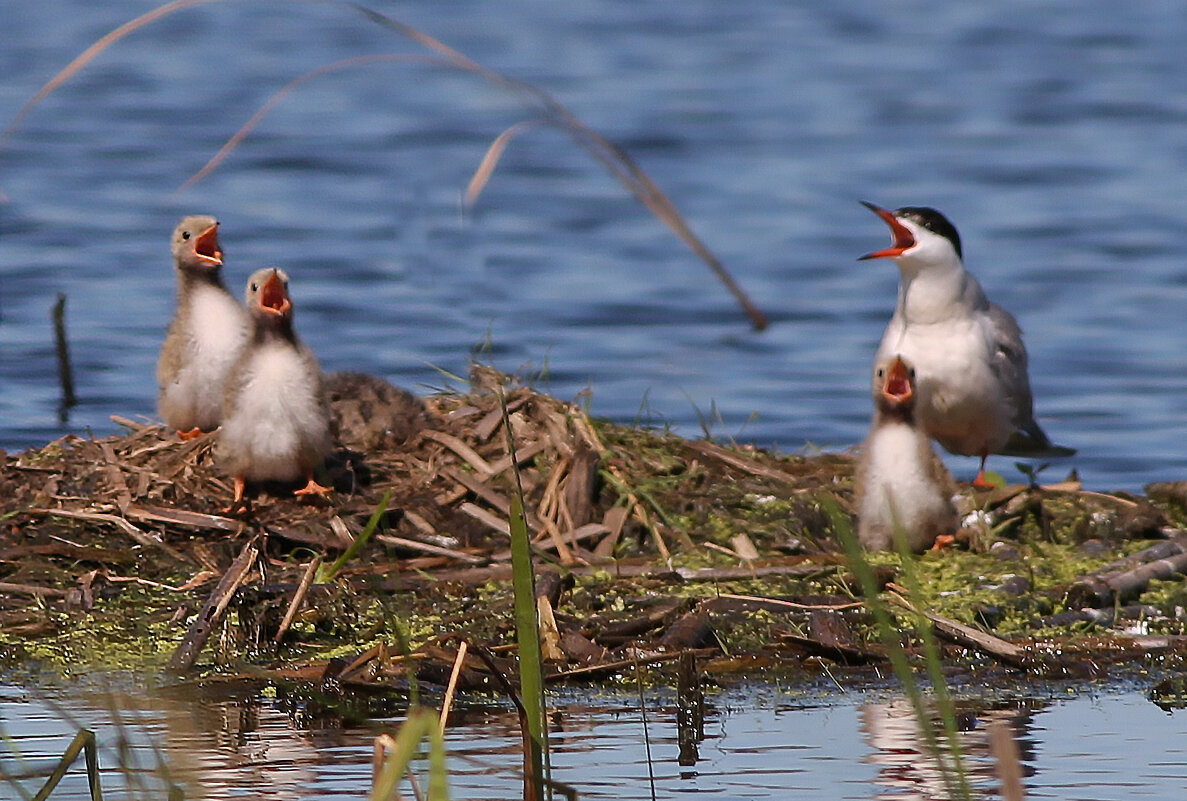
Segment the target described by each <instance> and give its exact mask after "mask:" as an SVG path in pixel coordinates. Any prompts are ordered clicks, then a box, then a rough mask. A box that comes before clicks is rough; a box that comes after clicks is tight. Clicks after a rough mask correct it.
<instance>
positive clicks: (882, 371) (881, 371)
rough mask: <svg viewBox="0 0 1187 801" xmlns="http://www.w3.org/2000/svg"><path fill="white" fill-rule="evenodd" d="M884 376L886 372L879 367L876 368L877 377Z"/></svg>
mask: <svg viewBox="0 0 1187 801" xmlns="http://www.w3.org/2000/svg"><path fill="white" fill-rule="evenodd" d="M884 375H886V371H885V370H883V369H882V368H881V367H879V368H878V377H879V378H881V377H882V376H884Z"/></svg>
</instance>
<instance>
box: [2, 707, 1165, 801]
mask: <svg viewBox="0 0 1187 801" xmlns="http://www.w3.org/2000/svg"><path fill="white" fill-rule="evenodd" d="M1064 694H1065V695H1066V691H1064ZM647 705H648V709H647V716H646V717H647V724H646V726H644V724H643V720H642V716H641V715H640V712H639V708H638V698H637V696H635V697H631V696H630V695H622V696H617V695H600V696H588V695H581V696H578V695H576V694H573V695H570V696H567V697H559V698H556V699H554V710H553V712H552V715H551V717H550V723H551V727H550V728H551V732H552V763H553V775H554V778H555V779H556V780H558V781H561V782H564V783H566V784H568V785H570V786H573V787H574V788H576V790H577V792H578V793H579V794H580V797H581V798H583V799H601V798H606V799H610V798H614V799H618V798H648V797H650V796H651V792H652V791H651V784H652V782H653V781H654V787H655V795H656V797H657V798H663V799H667V798H676V797H678V796H683V795H686V794H688V793H690V792H691V793H700V794H707V795H711V796H712V797H713V798H715V799H789V798H791V799H813V800H814V801H815V799H820V798H829V799H838V801H845V800H846V799H853V800H854V801H858V800H861V801H868V799H870V798H878V799H894V801H905V800H907V799H912V800H913V799H929V800H930V799H946V798H949V797H951V796H950V794H949V792H948V789H947V787H946V785H945V782H944V780H943V777H942V775H941V771H940V769H939V766H938V765H937V764H936V762H935V759H934V757H933V756H932V755H931V754H930V752H929V751H928V749H927V748H926V747H925V746H923V745H922V744H921V742H920V730H919V726H918V724H917V722H916V720H915V718H914V715H913V714H912V712H911V708H910V705H909V704H908V703H907V702H906V700H905V699H903V698H902V697H901V696H897V695H893V694H889V695H879V696H877V697H867V698H865V699H864V701H863V700H862V699H861V698H860V697H858V696H842V697H828V698H825V697H796V696H794V695H789V694H786V693H784V692H780V691H778V690H776V689H775V688H773V687H770V686H760V687H751V688H747V689H746V690H744V691H743V690H735V691H729V692H724V693H718V694H715V695H713V696H711V697H709V698H707V699H706V701H705V707H704V713H705V714H704V719H703V732H701V734H703V739H699V740H698V738H697V732H696V730H695V728H693V729H689V730H688V731H687V732H685V733H684V734H683V735H682V734H681V731H680V730H681V727H682V721H686V720H687V718H685V717H684V713H681V712H680V704H679V703H678V702H677V698H676V696H675V694H672V693H658V692H655V691H649V692H648V696H647ZM958 711H959V715H958V721H959V734H958V739H959V741H960V746H961V749H962V752H963V754H964V759H965V764H966V766H967V770H968V775H969V783H970V785H971V787H972V790H973V797H974V798H986V799H988V798H999V797H1001V795H1000V791H999V779H998V776H997V774H996V772H995V766H996V764H997V759H996V756H995V753H994V749H993V746H992V745H991V732H992V730H993V728H994V727H995V726H1004V727H1006V728H1007V729H1008V731H1009V733H1010V736H1011V738H1012V740H1013V742H1014V743H1016V744H1017V746H1018V749H1019V752H1020V754H1021V763H1022V768H1023V775H1024V777H1025V779H1024V781H1025V785H1026V792H1027V794H1028V795H1031V796H1035V797H1037V796H1044V795H1048V796H1055V797H1066V794H1067V792H1070V790H1069V788H1076V793H1077V794H1078V797H1093V798H1117V799H1126V798H1128V793H1127V791H1126V790H1125V788H1132V787H1133V786H1135V785H1141V786H1142V787H1144V788H1145V789H1147V790H1148V792H1149V793H1150V794H1151V797H1165V798H1171V797H1175V796H1176V794H1177V793H1178V792H1179V791H1180V790H1181V788H1182V787H1183V786H1184V783H1185V782H1187V745H1184V743H1187V718H1184V716H1182V715H1180V716H1178V717H1175V716H1173V715H1167V714H1165V713H1163V712H1162V711H1160V710H1159V709H1158V708H1157V707H1155V706H1154V705H1153V704H1151V703H1150V702H1149V701H1148V700H1147V699H1146V698H1145V697H1144V696H1143V695H1142V694H1140V693H1138V692H1134V691H1128V692H1118V693H1116V694H1112V695H1097V696H1092V695H1074V694H1073V695H1071V696H1069V697H1060V696H1059V693H1058V692H1055V691H1053V692H1052V693H1051V696H1050V697H1049V698H1043V697H1039V698H1032V697H1022V698H1020V699H1018V700H1013V701H1010V702H1008V703H1002V702H992V703H987V702H980V701H968V700H964V701H961V702H960V703H959V705H958ZM368 713H370V714H371V715H373V717H368V716H367V715H368ZM402 719H403V718H402V714H400V713H399V712H398V711H396V710H383V709H382V707H381V706H376V705H375V704H374V702H373V700H364V701H362V702H360V704H359V705H357V706H355V707H354V708H350V709H347V710H346V711H345V712H342V713H337V714H336V713H333V712H331V711H329V710H328V708H327V707H326V706H324V705H323V704H322V703H320V702H319V701H317V700H316V699H310V698H307V697H297V696H289V697H284V696H283V695H282V697H271V694H270V693H269V694H268V695H263V694H258V693H253V694H248V695H245V696H243V697H239V698H234V699H230V700H214V699H206V698H201V697H196V695H195V694H194V693H192V692H191V693H187V694H185V695H181V696H178V695H168V696H165V695H161V694H150V693H145V692H139V691H118V692H117V691H108V692H103V693H89V694H83V693H79V692H77V691H74V692H71V691H60V692H50V693H47V694H46V695H28V694H25V693H24V692H23V691H20V690H18V689H15V688H11V687H9V688H5V687H4V686H2V685H0V737H2V738H3V740H4V743H5V745H4V747H3V748H2V749H0V771H2V772H3V776H5V777H9V778H8V779H7V780H5V779H4V778H0V798H8V797H17V796H20V795H23V794H22V793H14V792H12V791H13V789H14V786H15V785H13V784H12V783H11V782H14V781H16V782H19V785H20V786H21V787H23V788H24V790H25V792H26V794H27V793H30V792H32V791H34V790H35V789H36V788H37V787H39V786H40V780H39V779H37V778H36V777H37V776H43V775H45V773H46V772H47V771H48V770H49V769H50V768H51V767H52V765H53V764H55V763H56V761H57V758H58V756H59V755H60V754H61V753H62V750H63V749H64V748H65V746H66V744H67V743H68V742H69V740H70V738H71V737H72V736H73V734H74V732H75V731H76V729H77V727H79V726H86V727H90V728H92V729H93V730H95V732H96V734H97V735H98V738H99V741H100V748H101V753H100V762H101V765H102V782H103V790H104V792H105V793H106V794H107V795H108V797H111V798H137V797H143V798H165V797H167V796H168V793H169V790H170V788H172V787H177V788H180V789H181V790H182V791H183V792H184V795H185V797H186V798H206V799H226V798H244V797H251V798H260V799H269V800H270V799H309V800H311V801H313V800H316V801H321V800H322V799H327V800H328V799H338V798H352V799H357V798H360V797H364V796H365V794H366V792H367V790H368V789H369V788H370V786H371V765H370V759H371V754H372V743H373V740H374V737H375V736H376V735H377V734H379V733H380V732H384V731H388V732H392V731H394V730H395V729H396V728H398V726H399V724H400V723H401V721H402ZM447 751H448V767H449V771H450V793H451V796H450V797H451V798H453V799H455V801H462V800H463V799H516V798H519V797H521V796H522V788H521V780H520V776H521V770H520V769H521V763H520V759H521V750H520V740H519V726H518V719H517V716H516V714H515V713H514V711H513V710H512V709H510V708H509V707H507V706H506V705H504V704H501V703H498V702H495V701H492V700H484V699H470V700H469V701H468V702H464V703H462V704H461V705H460V706H459V707H458V708H457V709H456V711H455V713H454V714H453V715H452V716H451V718H450V726H449V729H448V731H447ZM18 755H19V756H18ZM416 771H417V772H418V773H419V775H421V776H422V777H423V776H424V775H425V773H424V771H425V765H423V764H419V765H417V766H416ZM14 777H17V778H14ZM20 777H23V778H20ZM421 786H422V788H423V787H424V781H423V779H422V781H421ZM405 789H406V791H407V788H405ZM87 797H88V792H87V786H86V779H85V774H84V772H83V770H82V766H81V760H80V762H79V764H78V765H76V766H75V767H74V768H73V769H72V772H71V773H70V775H69V776H68V778H67V780H66V781H65V782H64V783H63V785H61V786H60V787H59V789H58V790H57V791H56V792H55V793H54V795H53V798H54V801H75V800H76V799H77V800H78V801H81V799H85V798H87Z"/></svg>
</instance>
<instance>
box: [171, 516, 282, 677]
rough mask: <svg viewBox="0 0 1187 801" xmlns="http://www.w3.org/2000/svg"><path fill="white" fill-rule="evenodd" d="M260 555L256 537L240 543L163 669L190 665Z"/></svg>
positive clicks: (175, 669) (177, 669)
mask: <svg viewBox="0 0 1187 801" xmlns="http://www.w3.org/2000/svg"><path fill="white" fill-rule="evenodd" d="M259 555H260V549H259V548H258V547H257V546H256V541H255V539H252V540H251V541H250V542H248V543H247V545H244V546H243V550H242V551H240V552H239V555H238V556H237V557H235V561H234V562H232V563H231V566H230V567H229V568H227V572H226V573H224V574H223V578H222V580H221V581H220V582H219V583H218V586H217V587H215V588H214V592H212V593H210V597H209V598H207V599H206V605H205V606H203V607H202V611H201V612H199V613H198V616H197V618H195V619H194V623H193V625H192V626H190V630H189V631H188V632H187V633H186V635H185V637H184V638H183V639H182V641H181V644H180V645H179V646H177V650H176V651H174V652H173V656H171V657H169V663H168V664H167V665H165V670H166V671H168V672H170V673H182V672H184V671H186V670H189V669H190V668H191V667H193V665H194V661H195V660H196V659H197V658H198V654H199V653H200V652H201V651H202V646H203V645H205V644H206V640H207V639H209V638H210V634H211V632H213V631H214V626H215V624H216V623H218V621H219V619H221V618H222V616H223V612H224V611H226V608H227V604H229V603H230V602H231V598H232V597H233V596H234V595H235V591H236V590H237V589H239V585H240V584H242V583H243V582H244V581H245V580H246V579H247V577H248V576H249V575H251V568H252V565H254V564H255V562H256V557H258V556H259Z"/></svg>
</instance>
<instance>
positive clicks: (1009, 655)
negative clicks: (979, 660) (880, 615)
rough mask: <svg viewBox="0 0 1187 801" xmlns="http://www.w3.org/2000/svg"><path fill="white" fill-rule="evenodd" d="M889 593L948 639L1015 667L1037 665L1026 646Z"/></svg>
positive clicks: (896, 594)
mask: <svg viewBox="0 0 1187 801" xmlns="http://www.w3.org/2000/svg"><path fill="white" fill-rule="evenodd" d="M887 595H888V596H889V598H890V599H891V601H892V602H893V603H894V604H896V605H897V606H900V607H902V608H903V609H906V610H907V611H908V612H913V613H915V614H917V615H922V616H923V617H925V618H927V619H928V620H930V621H931V622H932V625H934V626H935V628H936V634H938V635H939V636H941V637H943V638H944V639H946V640H951V641H952V642H955V643H957V644H958V645H963V646H966V647H968V648H974V649H976V650H978V651H980V652H982V653H984V654H988V655H989V656H992V657H993V658H995V659H998V660H1000V661H1002V662H1005V663H1006V664H1009V665H1013V666H1014V667H1020V668H1033V667H1034V666H1035V665H1034V660H1032V659H1027V653H1026V649H1025V648H1022V647H1020V646H1017V645H1015V644H1014V643H1012V642H1009V641H1008V640H1003V639H1002V638H1001V637H995V636H994V635H992V634H990V633H989V632H987V631H981V630H980V629H975V628H973V627H972V626H966V625H965V624H963V623H958V622H957V621H955V620H952V619H950V618H946V617H941V616H940V615H936V614H933V613H931V612H924V611H923V610H922V609H918V608H916V607H915V606H914V605H913V604H911V602H910V601H908V600H907V599H906V598H904V597H903V596H901V595H899V594H898V593H896V592H888V593H887Z"/></svg>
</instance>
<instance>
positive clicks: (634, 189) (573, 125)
mask: <svg viewBox="0 0 1187 801" xmlns="http://www.w3.org/2000/svg"><path fill="white" fill-rule="evenodd" d="M217 2H225V0H173V2H169V3H165V4H164V5H162V6H158V7H157V8H155V9H153V10H151V11H148V12H146V13H144V14H142V15H140V16H139V17H136V18H135V19H133V20H130V21H129V22H125V23H124V24H123V25H120V26H118V27H116V28H114V29H113V30H111V31H110V32H109V33H107V34H106V35H104V36H102V37H101V38H100V39H98V40H97V41H96V42H95V43H94V44H92V45H91V46H90V47H88V48H87V49H86V50H84V51H83V52H82V53H80V54H79V55H78V56H77V57H75V58H74V60H73V61H71V62H70V63H69V64H68V65H66V67H65V68H64V69H62V70H61V71H60V72H59V73H58V74H57V75H55V76H54V77H53V78H51V79H50V80H49V81H48V82H47V83H46V84H45V85H44V86H42V87H41V89H39V90H38V91H37V93H36V94H35V95H34V96H33V97H32V98H30V99H29V100H28V102H26V103H25V105H24V106H22V107H21V109H20V110H19V111H18V112H17V114H16V116H15V117H14V118H13V120H12V122H10V123H9V124H8V126H7V127H6V128H5V129H4V131H3V133H0V148H3V146H4V143H5V142H6V141H7V139H8V137H9V136H10V135H11V133H12V131H13V130H14V129H15V128H16V127H17V126H18V125H19V124H20V123H21V121H23V120H24V118H25V117H26V116H27V115H28V114H29V112H30V111H31V110H32V109H33V107H34V106H36V105H37V104H38V103H40V102H41V101H42V100H44V99H45V98H46V97H48V96H49V95H50V94H51V93H52V92H53V91H54V90H55V89H57V88H58V87H59V86H61V85H62V84H63V83H65V82H66V81H67V80H69V79H70V78H71V77H73V76H74V75H75V74H77V73H78V72H79V71H80V70H82V69H83V68H84V67H85V66H86V65H87V64H89V63H90V62H91V60H92V59H94V58H95V57H96V56H97V55H99V54H100V53H102V52H103V51H104V50H106V49H107V48H108V47H110V46H111V45H113V44H115V43H116V42H118V41H119V40H120V39H122V38H124V37H125V36H127V35H128V34H129V33H132V32H133V31H136V30H139V29H140V28H142V27H144V26H145V25H148V24H150V23H152V22H155V21H157V20H159V19H161V18H162V17H165V16H167V15H169V14H172V13H173V12H175V11H180V10H182V9H186V8H191V7H194V6H198V5H204V4H207V3H217ZM293 2H328V3H332V4H334V5H345V6H347V7H349V8H352V9H354V10H355V11H357V12H359V13H360V14H362V15H363V16H364V17H366V18H367V19H368V20H370V21H371V22H373V23H375V24H377V25H380V26H382V27H384V28H387V29H388V30H391V31H394V32H395V33H397V34H399V35H401V36H403V37H405V38H408V39H411V40H412V41H413V42H415V43H417V44H419V45H420V46H422V47H424V48H425V49H427V50H430V51H432V52H434V53H436V54H437V56H438V58H439V63H443V64H446V65H448V66H451V67H454V68H456V69H459V70H462V71H465V72H469V73H472V74H474V75H477V76H479V77H481V78H483V79H485V80H487V81H489V82H490V83H492V84H494V85H496V86H499V87H502V88H504V89H506V90H508V91H511V92H514V93H515V94H517V95H520V96H521V97H522V98H524V99H525V100H527V101H531V102H534V103H535V104H537V105H539V106H540V108H541V111H542V112H543V115H542V119H541V120H540V121H529V123H528V124H531V125H535V124H539V123H541V122H542V123H547V124H549V125H551V126H553V127H555V128H557V129H559V130H561V131H564V132H565V133H567V134H569V136H570V137H571V138H572V139H573V141H574V142H576V143H577V145H579V146H580V147H581V148H583V149H584V150H586V151H587V152H588V153H590V154H591V155H593V156H594V158H596V159H597V160H598V161H600V162H601V163H602V165H603V166H604V167H606V169H607V170H609V171H610V173H611V175H613V176H614V177H615V178H617V179H618V181H619V182H620V183H622V184H623V186H625V187H626V188H627V189H628V190H630V191H631V193H632V194H633V195H634V196H635V197H636V198H637V199H638V200H639V202H640V203H642V204H643V205H644V206H646V207H647V208H648V209H649V210H650V211H651V213H652V214H654V215H655V216H656V217H658V218H659V219H660V220H662V221H663V222H664V223H665V224H666V225H667V226H668V227H669V228H670V229H671V230H672V231H673V232H674V233H675V234H676V235H677V236H678V237H679V238H680V239H681V241H683V242H684V243H685V244H686V245H687V246H688V247H689V248H690V249H691V250H692V251H693V252H694V253H696V254H697V255H698V256H699V257H700V258H701V260H702V261H704V262H705V263H706V264H707V265H708V266H709V268H710V269H711V270H712V271H713V273H714V274H715V275H716V276H717V278H718V280H720V281H721V282H722V283H723V284H724V285H725V287H726V289H728V290H729V292H730V294H732V295H733V296H734V299H735V300H737V302H738V304H739V305H741V307H742V309H743V310H744V311H745V313H746V315H747V316H748V317H749V318H750V322H751V324H752V325H753V326H754V327H755V328H756V329H758V330H762V329H764V328H766V326H767V319H766V316H765V315H764V314H763V313H762V312H761V311H760V310H759V309H758V307H757V306H756V305H755V304H754V303H753V302H752V301H751V300H750V298H749V297H748V296H747V294H746V293H745V291H743V289H742V287H741V286H740V285H739V284H738V283H737V282H736V281H735V280H734V278H733V276H732V275H730V273H729V271H727V270H726V269H725V266H724V265H723V264H722V263H721V261H720V260H719V259H718V258H717V257H716V256H715V255H714V254H713V252H712V251H710V250H709V248H708V247H707V246H706V245H705V244H704V243H703V242H702V241H701V240H700V238H699V237H697V235H696V234H694V233H693V231H692V229H691V228H690V227H689V225H688V223H687V222H686V221H685V220H684V217H683V216H682V215H681V214H680V212H679V211H678V210H677V209H676V207H675V205H673V203H672V201H671V200H669V199H668V196H667V195H665V194H664V193H663V191H662V190H660V188H659V187H658V186H656V185H655V183H654V182H653V181H652V180H651V178H650V177H648V175H647V174H646V173H645V172H644V171H643V169H642V168H641V167H639V165H638V164H636V163H635V161H634V159H632V158H631V157H630V155H628V154H627V152H626V151H625V150H623V149H622V148H621V147H619V146H618V145H616V144H614V143H613V142H611V141H610V140H609V139H607V138H606V137H604V136H602V135H601V134H599V133H597V132H596V131H594V130H593V129H592V128H590V127H589V126H588V125H586V124H585V123H584V122H582V121H581V120H580V119H578V118H577V117H576V116H575V115H574V114H573V113H572V112H570V111H569V110H568V109H567V108H565V107H564V106H563V105H561V103H559V102H558V101H557V100H556V99H554V98H553V97H552V96H551V95H550V94H548V93H547V92H545V91H544V90H542V89H539V88H537V87H535V86H532V85H531V84H528V83H525V82H523V81H518V80H515V79H513V78H508V77H507V76H505V75H502V74H500V73H498V72H495V71H494V70H491V69H488V68H487V67H484V66H482V65H481V64H479V63H477V62H476V61H473V60H472V59H470V58H467V57H466V56H464V55H463V54H462V53H460V52H458V51H457V50H454V49H453V48H452V47H449V46H448V45H446V44H444V43H443V42H441V41H439V40H437V39H435V38H433V37H432V36H429V35H428V34H426V33H423V32H422V31H419V30H417V29H416V28H413V27H412V26H410V25H406V24H404V23H402V22H400V21H399V20H396V19H394V18H392V17H390V16H388V15H386V14H383V13H381V12H378V11H375V10H373V9H370V8H367V7H366V6H363V5H359V4H357V3H350V2H340V0H293ZM382 60H388V61H392V60H407V61H415V60H421V61H424V60H426V59H424V58H423V57H422V58H421V59H417V58H416V57H415V56H412V55H408V54H387V55H380V56H360V57H358V58H357V59H346V60H345V61H340V62H335V63H333V64H329V65H325V66H323V67H319V68H318V69H315V70H313V71H311V72H309V73H306V74H305V75H302V76H300V77H298V78H296V79H294V80H293V81H290V82H289V84H288V85H286V86H285V87H284V88H282V89H281V90H280V91H279V92H278V93H276V94H275V95H273V96H272V97H271V98H269V100H268V101H267V102H266V103H265V104H264V105H263V106H262V107H261V108H260V109H259V110H258V111H257V112H256V113H255V114H254V115H252V117H251V119H250V120H248V122H247V123H246V124H245V125H243V126H241V127H240V129H239V130H238V131H237V132H236V133H235V134H234V135H233V136H232V137H231V139H229V140H228V141H227V143H226V144H224V145H223V147H222V148H220V150H219V152H218V153H217V154H215V156H214V158H212V159H211V160H210V161H209V162H207V164H206V166H204V167H203V168H202V169H201V170H199V172H198V173H196V174H195V175H194V176H192V177H191V178H189V179H188V180H187V181H186V182H185V183H184V184H182V186H181V187H180V188H179V189H183V188H185V187H187V186H190V185H191V184H193V183H195V182H197V181H199V180H201V179H202V178H203V177H205V176H206V175H208V174H209V173H210V171H211V170H213V169H215V168H216V167H217V165H218V164H219V163H220V162H221V161H222V159H223V158H225V157H226V155H227V154H228V153H230V152H231V151H232V150H234V148H235V146H236V145H238V143H239V142H240V141H242V139H243V138H244V137H245V136H246V135H247V134H248V132H250V131H251V130H252V128H254V127H255V126H256V125H257V124H258V123H259V121H260V119H261V118H262V117H263V116H264V115H265V114H266V113H267V112H268V110H270V109H271V108H272V107H273V106H274V105H275V104H276V102H277V101H279V100H280V99H281V98H282V97H283V96H284V95H286V94H288V93H289V92H291V91H292V90H293V89H295V88H296V87H297V86H299V85H300V84H302V83H304V82H305V81H308V80H310V79H312V78H315V77H318V76H320V75H325V74H328V73H330V72H334V71H336V70H339V69H343V68H345V67H347V66H352V65H356V64H359V63H366V62H375V61H382ZM522 125H524V123H518V124H517V125H516V126H512V127H511V128H509V129H508V130H507V131H504V132H503V134H501V135H500V136H499V137H498V138H496V139H495V141H494V142H493V143H492V144H491V146H490V148H488V150H487V154H486V156H485V157H484V159H483V161H482V163H481V164H480V166H479V169H478V171H477V172H476V173H475V176H474V178H473V179H471V181H470V189H469V190H468V191H467V196H470V195H471V193H472V194H473V196H474V197H475V198H476V197H477V194H478V193H479V192H481V189H482V186H483V185H485V183H486V179H488V178H489V176H490V174H491V173H492V172H493V170H494V168H495V166H496V165H497V163H498V160H499V157H500V156H501V155H502V152H503V150H504V149H505V148H506V146H507V144H508V143H509V142H510V140H511V139H512V138H514V136H515V135H517V134H518V133H520V132H522V130H523V128H522V127H519V126H522Z"/></svg>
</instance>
